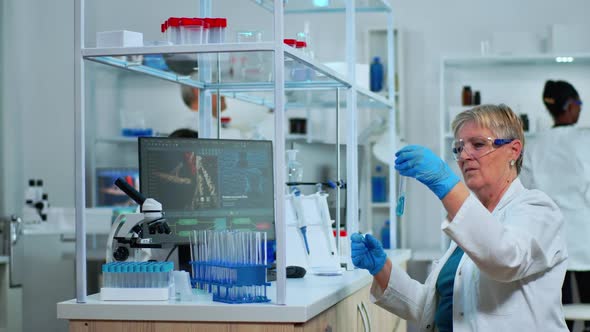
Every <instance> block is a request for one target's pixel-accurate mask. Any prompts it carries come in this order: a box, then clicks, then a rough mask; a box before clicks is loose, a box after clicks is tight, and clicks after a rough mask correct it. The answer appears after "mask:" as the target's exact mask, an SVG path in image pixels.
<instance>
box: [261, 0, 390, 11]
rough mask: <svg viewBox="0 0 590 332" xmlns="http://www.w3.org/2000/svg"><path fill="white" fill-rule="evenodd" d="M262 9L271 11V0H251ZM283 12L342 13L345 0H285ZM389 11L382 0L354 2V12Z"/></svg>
mask: <svg viewBox="0 0 590 332" xmlns="http://www.w3.org/2000/svg"><path fill="white" fill-rule="evenodd" d="M252 2H254V3H256V4H258V5H259V6H261V7H263V8H264V9H266V10H268V11H270V12H273V10H274V1H273V0H252ZM284 6H285V9H284V11H285V14H314V13H318V14H324V13H343V12H345V11H346V1H345V0H297V1H286V0H285V4H284ZM387 11H391V6H390V5H389V3H387V2H386V1H383V0H360V1H357V3H356V12H367V13H373V12H387Z"/></svg>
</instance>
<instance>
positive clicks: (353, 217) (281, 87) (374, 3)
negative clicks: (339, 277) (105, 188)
mask: <svg viewBox="0 0 590 332" xmlns="http://www.w3.org/2000/svg"><path fill="white" fill-rule="evenodd" d="M252 1H253V2H254V3H256V4H257V5H259V6H262V7H264V8H266V9H268V10H269V11H270V12H271V13H272V15H273V26H274V36H273V41H272V42H261V43H243V44H229V43H228V44H207V45H174V46H150V47H129V48H85V47H84V45H85V42H84V33H85V31H84V28H85V27H84V16H85V0H75V2H74V3H75V6H74V9H75V19H74V23H75V24H74V27H75V35H74V36H75V59H74V74H75V82H74V83H75V84H74V85H75V97H74V106H75V107H74V112H75V114H74V121H75V146H74V149H75V206H76V216H75V217H76V301H77V302H78V303H85V302H86V298H87V287H86V279H87V278H86V277H87V275H86V273H87V272H86V222H85V216H84V209H85V206H86V178H85V177H86V175H85V168H86V160H85V146H86V142H85V140H86V137H85V134H86V133H85V125H86V122H85V109H84V108H85V96H84V90H85V85H84V84H85V68H84V60H89V61H95V62H99V63H103V64H106V65H109V66H113V67H117V68H121V69H124V70H129V71H134V72H138V73H142V74H146V75H148V76H152V77H156V78H159V79H164V80H167V81H172V82H175V83H179V84H184V85H189V86H193V87H197V88H200V91H201V92H200V93H201V95H200V96H199V97H200V100H201V101H202V102H201V103H200V112H199V134H200V136H202V137H205V138H208V137H212V126H213V125H214V123H213V117H212V115H211V112H205V111H204V110H208V109H210V108H211V94H212V93H216V94H217V95H218V96H219V95H220V93H221V94H226V95H232V94H233V95H234V96H238V97H241V99H242V100H248V99H249V100H250V101H252V102H255V103H256V102H259V103H261V104H264V105H274V109H275V133H274V151H273V153H274V156H275V158H274V196H275V230H276V246H277V251H276V254H277V259H276V262H277V281H276V283H277V288H276V289H277V294H276V304H279V305H282V304H285V303H286V269H285V267H286V266H285V263H286V246H285V244H286V241H285V240H286V223H285V206H284V202H285V191H284V185H283V184H284V183H285V174H284V168H285V161H284V158H282V156H284V155H285V138H286V133H285V127H284V123H285V120H286V117H285V108H286V104H287V103H286V101H287V100H286V96H285V91H286V90H298V89H299V90H301V89H306V90H311V89H318V90H320V89H325V90H331V91H332V92H333V93H334V94H335V96H336V98H335V100H336V102H335V105H332V106H335V108H336V114H337V115H336V122H337V123H339V111H340V105H341V101H342V100H343V98H342V97H341V94H342V92H344V93H346V96H345V97H346V105H347V115H346V118H347V123H349V124H350V125H349V128H348V131H349V132H348V133H347V134H346V145H347V160H346V170H347V174H346V178H347V191H348V192H350V193H353V194H352V195H348V197H349V199H347V207H346V208H347V209H346V210H347V229H348V231H349V233H350V234H352V233H353V232H357V231H358V222H359V216H358V212H357V211H358V195H357V193H358V189H359V183H358V182H359V181H358V177H359V174H358V149H357V146H358V130H357V116H358V113H357V106H358V102H357V100H358V97H359V94H361V95H362V96H364V97H368V98H369V101H370V103H371V104H374V105H380V107H385V108H387V109H388V110H389V113H390V114H389V115H390V121H391V122H392V123H390V126H389V127H390V131H391V132H390V134H391V137H397V136H396V132H395V128H396V124H395V119H396V116H395V112H396V109H395V102H394V98H395V97H394V96H395V93H394V84H393V78H394V77H395V75H394V66H393V65H391V66H388V71H387V77H388V79H389V81H390V82H389V84H388V86H389V94H388V96H389V98H384V97H382V96H380V95H377V94H375V93H373V92H371V91H367V90H366V89H362V88H360V87H359V86H357V84H356V77H355V64H356V15H357V14H358V13H364V12H381V13H384V14H386V15H387V49H388V63H390V64H394V63H395V61H394V52H393V51H394V46H393V26H394V24H393V23H394V22H393V10H392V8H391V6H390V5H389V3H388V2H387V0H370V1H369V2H367V5H364V6H360V7H357V6H356V3H355V0H340V1H339V3H340V4H341V5H340V6H337V7H329V8H312V7H308V8H291V7H290V6H287V8H286V9H285V8H284V6H283V4H284V1H283V0H252ZM199 6H200V14H201V15H202V16H204V17H211V16H212V15H211V14H212V11H211V0H201V1H200V2H199ZM289 13H343V14H344V15H345V21H346V62H347V64H348V67H347V72H348V74H347V75H341V74H339V73H336V72H335V71H334V70H332V69H330V68H328V67H326V66H324V65H322V64H321V63H319V62H317V61H315V60H313V59H310V58H309V57H307V56H306V55H304V54H303V53H301V52H300V51H298V50H296V49H293V48H291V47H289V46H286V45H285V44H284V43H283V38H284V15H285V14H289ZM225 52H269V53H272V59H273V62H274V63H273V69H272V70H273V74H274V75H273V77H274V81H272V82H242V83H240V82H238V83H236V82H233V83H231V82H227V83H223V82H222V83H215V82H221V80H220V77H219V76H218V77H217V78H213V70H212V69H213V68H211V64H210V63H209V61H206V63H203V64H201V63H200V64H199V77H198V79H191V78H188V77H180V76H178V75H175V74H172V73H169V72H166V71H161V70H157V69H154V68H151V67H147V66H143V65H138V64H131V63H128V62H127V61H125V60H120V59H117V58H114V57H115V56H125V55H140V54H144V55H145V54H186V53H198V54H219V53H225ZM285 58H291V59H293V60H296V61H298V62H300V63H302V64H304V65H305V66H307V67H309V68H312V69H314V70H315V71H316V72H317V73H321V74H322V75H324V76H325V77H326V78H327V79H328V80H325V81H324V80H322V81H316V82H286V81H285V66H284V64H285ZM217 66H218V68H219V61H217ZM217 73H218V74H217V75H220V71H219V70H217ZM249 91H274V96H273V98H272V99H270V98H269V99H263V100H262V101H260V99H257V98H255V97H252V98H249V97H247V96H248V94H247V92H249ZM364 97H363V99H366V98H364ZM218 105H219V103H218ZM218 121H219V119H218ZM217 125H219V122H218V124H217ZM336 136H337V137H336V151H337V152H336V155H337V156H336V158H337V161H336V163H337V172H338V178H339V179H340V168H341V165H340V164H341V163H340V152H339V151H340V149H339V148H338V147H339V144H340V131H339V130H337V131H336ZM115 141H116V139H115ZM394 141H395V140H394ZM393 148H394V149H395V148H396V147H395V146H394V147H393ZM391 156H392V157H391V161H390V165H393V164H394V154H393V153H392V154H391ZM394 171H395V170H394V168H393V167H390V179H394V180H392V181H390V188H389V189H390V193H391V195H390V201H391V202H395V201H396V199H397V198H396V197H395V193H396V187H397V186H396V184H395V176H394V175H395V174H394ZM336 195H337V197H339V196H340V192H339V191H337V192H336ZM337 201H338V202H339V201H340V199H339V198H338V199H337ZM339 213H340V209H339V208H338V209H337V215H336V221H337V232H338V233H339V228H340V216H339ZM390 220H395V216H394V211H393V209H390ZM396 229H397V227H396V226H395V225H392V227H391V230H392V234H391V239H396V238H397V234H396V233H395V232H396ZM337 241H338V247H340V243H339V241H340V238H339V237H338V239H337ZM392 247H394V248H395V247H397V244H396V243H392Z"/></svg>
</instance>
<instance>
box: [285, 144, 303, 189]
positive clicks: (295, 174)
mask: <svg viewBox="0 0 590 332" xmlns="http://www.w3.org/2000/svg"><path fill="white" fill-rule="evenodd" d="M286 152H287V182H301V181H302V180H303V165H301V163H300V162H298V161H297V152H298V151H297V150H287V151H286Z"/></svg>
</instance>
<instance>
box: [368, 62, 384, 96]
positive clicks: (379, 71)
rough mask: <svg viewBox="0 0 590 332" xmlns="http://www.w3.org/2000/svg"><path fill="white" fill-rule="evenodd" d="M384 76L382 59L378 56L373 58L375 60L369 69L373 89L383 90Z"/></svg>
mask: <svg viewBox="0 0 590 332" xmlns="http://www.w3.org/2000/svg"><path fill="white" fill-rule="evenodd" d="M383 77H384V76H383V64H382V63H381V59H380V58H379V57H378V56H376V57H374V58H373V62H372V63H371V67H370V70H369V79H370V81H371V84H370V88H371V91H373V92H379V91H381V90H383Z"/></svg>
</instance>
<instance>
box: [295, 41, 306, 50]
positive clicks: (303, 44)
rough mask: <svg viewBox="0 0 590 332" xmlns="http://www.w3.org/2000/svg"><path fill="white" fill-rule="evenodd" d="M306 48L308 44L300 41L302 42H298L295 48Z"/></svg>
mask: <svg viewBox="0 0 590 332" xmlns="http://www.w3.org/2000/svg"><path fill="white" fill-rule="evenodd" d="M305 47H307V43H306V42H304V41H300V40H298V41H297V42H296V43H295V48H305Z"/></svg>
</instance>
